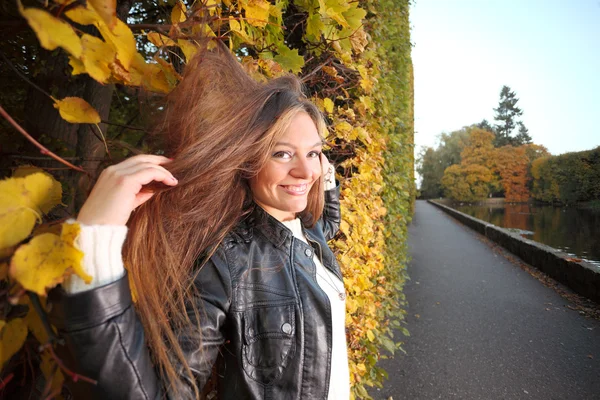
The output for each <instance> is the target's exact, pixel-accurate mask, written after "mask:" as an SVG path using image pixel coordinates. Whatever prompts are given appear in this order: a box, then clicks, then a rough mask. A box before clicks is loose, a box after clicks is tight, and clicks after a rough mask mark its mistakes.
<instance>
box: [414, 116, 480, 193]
mask: <svg viewBox="0 0 600 400" xmlns="http://www.w3.org/2000/svg"><path fill="white" fill-rule="evenodd" d="M469 129H470V128H467V127H465V128H462V129H459V130H457V131H453V132H450V133H442V134H440V135H439V136H438V140H439V144H438V146H437V148H436V149H433V148H432V147H427V148H425V149H423V151H421V153H420V154H419V157H418V158H417V172H418V173H419V175H421V188H420V190H421V196H422V197H424V198H436V197H441V196H442V195H443V192H444V190H443V187H442V177H443V176H444V170H445V169H446V168H448V167H449V166H451V165H455V164H460V160H461V157H460V154H461V152H462V151H463V149H464V147H465V146H466V142H467V138H468V136H469Z"/></svg>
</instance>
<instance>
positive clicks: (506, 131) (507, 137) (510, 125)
mask: <svg viewBox="0 0 600 400" xmlns="http://www.w3.org/2000/svg"><path fill="white" fill-rule="evenodd" d="M518 102H519V99H518V98H517V94H516V93H515V92H514V91H512V90H510V87H508V86H503V87H502V90H501V91H500V101H499V103H498V108H494V111H495V112H496V115H495V116H494V119H495V120H496V121H498V123H497V124H496V125H495V126H494V128H495V129H494V132H495V134H496V139H495V141H494V146H495V147H502V146H506V145H509V144H510V145H515V146H518V145H521V144H525V143H530V142H531V137H529V135H528V131H527V128H525V125H524V124H523V122H522V121H520V120H517V117H520V116H521V115H523V111H522V110H521V109H520V108H519V107H517V103H518ZM517 125H518V126H519V134H520V136H519V135H517V136H516V137H514V136H513V131H514V130H515V128H516V127H517Z"/></svg>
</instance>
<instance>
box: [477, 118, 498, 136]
mask: <svg viewBox="0 0 600 400" xmlns="http://www.w3.org/2000/svg"><path fill="white" fill-rule="evenodd" d="M475 127H477V128H479V129H483V130H484V131H488V132H492V133H494V127H493V126H492V125H490V123H489V122H488V120H487V119H483V120H482V121H481V122H480V123H478V124H475Z"/></svg>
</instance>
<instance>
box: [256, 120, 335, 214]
mask: <svg viewBox="0 0 600 400" xmlns="http://www.w3.org/2000/svg"><path fill="white" fill-rule="evenodd" d="M281 120H282V121H285V122H282V123H283V124H285V125H288V126H287V127H286V129H285V130H284V131H283V135H282V136H281V137H280V139H279V141H278V142H277V143H276V144H275V147H274V148H273V154H272V156H271V159H269V161H267V163H266V164H265V166H264V167H263V168H262V169H261V171H260V172H259V173H258V175H257V176H256V177H254V178H252V179H250V189H251V190H252V195H253V197H254V202H255V203H256V204H258V205H259V206H261V207H262V208H263V209H265V210H266V211H267V212H268V213H269V214H271V215H273V216H274V217H276V218H277V219H279V220H280V221H289V220H292V219H294V218H296V213H299V212H302V211H303V210H304V209H305V208H306V206H307V204H308V193H309V191H310V189H311V188H312V186H313V185H314V184H315V182H317V180H318V179H319V178H320V177H321V171H322V167H321V154H322V153H321V148H322V146H323V144H322V139H321V137H320V135H319V132H318V130H317V127H316V126H315V123H314V121H313V119H312V118H311V117H310V116H309V115H308V114H307V113H305V112H303V111H295V112H294V111H291V112H288V113H287V115H286V116H285V117H284V118H282V119H281ZM323 159H324V160H325V162H326V158H324V157H323ZM325 170H327V169H325Z"/></svg>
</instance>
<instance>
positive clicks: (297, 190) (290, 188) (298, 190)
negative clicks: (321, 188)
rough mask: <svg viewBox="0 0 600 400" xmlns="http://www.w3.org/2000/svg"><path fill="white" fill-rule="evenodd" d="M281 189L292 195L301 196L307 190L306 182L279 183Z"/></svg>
mask: <svg viewBox="0 0 600 400" xmlns="http://www.w3.org/2000/svg"><path fill="white" fill-rule="evenodd" d="M280 186H281V188H283V190H285V191H286V192H287V193H289V194H292V195H294V196H301V195H303V194H306V192H308V184H307V183H305V184H303V185H280Z"/></svg>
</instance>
